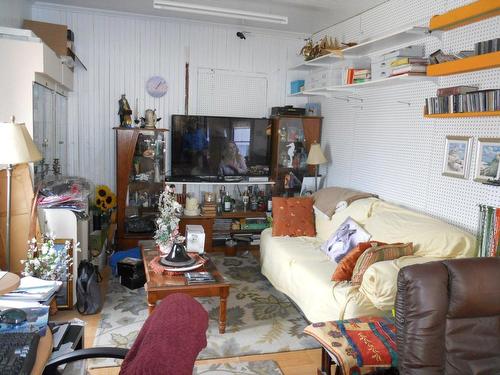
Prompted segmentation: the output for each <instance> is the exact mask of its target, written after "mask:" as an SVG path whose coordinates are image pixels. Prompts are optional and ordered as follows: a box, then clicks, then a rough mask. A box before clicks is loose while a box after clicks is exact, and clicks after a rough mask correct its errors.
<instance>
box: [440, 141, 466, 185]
mask: <svg viewBox="0 0 500 375" xmlns="http://www.w3.org/2000/svg"><path fill="white" fill-rule="evenodd" d="M471 148H472V137H459V136H447V137H446V143H445V147H444V150H445V152H444V157H443V173H442V174H443V175H444V176H450V177H457V178H467V174H468V171H469V164H470V152H471Z"/></svg>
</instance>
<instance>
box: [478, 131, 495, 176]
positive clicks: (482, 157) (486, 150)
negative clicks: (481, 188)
mask: <svg viewBox="0 0 500 375" xmlns="http://www.w3.org/2000/svg"><path fill="white" fill-rule="evenodd" d="M499 163H500V138H479V139H478V144H477V157H476V173H475V176H474V180H475V181H479V182H484V181H488V180H499V179H500V168H499V167H498V164H499Z"/></svg>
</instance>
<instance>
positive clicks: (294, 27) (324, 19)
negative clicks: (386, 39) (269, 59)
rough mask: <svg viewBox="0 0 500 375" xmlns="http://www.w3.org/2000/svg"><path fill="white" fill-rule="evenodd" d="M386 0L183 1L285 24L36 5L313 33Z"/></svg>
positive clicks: (116, 5)
mask: <svg viewBox="0 0 500 375" xmlns="http://www.w3.org/2000/svg"><path fill="white" fill-rule="evenodd" d="M385 1H387V0H351V1H346V0H253V1H248V0H183V1H181V2H183V3H191V4H199V5H203V6H213V7H224V8H230V9H238V10H244V11H251V12H261V13H267V14H276V15H281V16H287V17H288V24H287V25H279V24H273V23H267V22H257V21H248V20H238V19H230V18H223V17H217V16H207V15H197V14H189V13H181V12H174V11H168V10H161V9H155V8H153V0H45V1H37V2H36V3H55V4H62V5H70V6H77V7H84V8H97V9H104V10H111V11H122V12H131V13H137V14H147V15H155V16H160V17H174V18H185V19H194V20H198V21H206V22H217V23H226V24H233V25H241V26H243V27H244V26H248V27H261V28H267V29H274V30H283V31H293V32H300V33H313V32H316V31H319V30H322V29H324V28H325V27H328V26H331V25H334V24H336V23H338V22H341V21H344V20H346V19H348V18H350V17H353V16H355V15H357V14H359V13H362V12H364V11H366V10H368V9H371V8H373V7H375V6H377V5H379V4H381V3H383V2H385Z"/></svg>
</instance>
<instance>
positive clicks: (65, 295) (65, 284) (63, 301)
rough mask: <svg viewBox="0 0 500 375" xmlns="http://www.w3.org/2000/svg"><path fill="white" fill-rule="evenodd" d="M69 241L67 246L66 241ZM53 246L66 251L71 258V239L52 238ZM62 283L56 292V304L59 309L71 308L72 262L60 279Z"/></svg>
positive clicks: (57, 249) (58, 250)
mask: <svg viewBox="0 0 500 375" xmlns="http://www.w3.org/2000/svg"><path fill="white" fill-rule="evenodd" d="M67 242H69V246H66V243H67ZM54 247H55V249H56V251H57V252H58V253H59V252H62V251H64V252H66V255H68V256H69V259H73V251H74V249H73V241H72V240H66V239H56V240H54ZM60 281H61V282H62V285H61V287H60V288H59V290H58V291H57V293H56V304H57V308H58V309H59V310H66V309H72V308H73V263H72V262H71V263H70V266H69V267H68V270H67V272H66V275H65V277H63V278H62V279H61V280H60Z"/></svg>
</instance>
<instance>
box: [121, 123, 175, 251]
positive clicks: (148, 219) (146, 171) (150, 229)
mask: <svg viewBox="0 0 500 375" xmlns="http://www.w3.org/2000/svg"><path fill="white" fill-rule="evenodd" d="M114 129H115V131H116V183H117V187H116V190H117V233H116V235H117V245H118V248H121V249H126V248H129V247H134V246H137V242H138V241H139V240H147V239H152V238H153V235H154V232H155V229H156V228H155V218H156V217H157V213H158V198H159V196H160V194H161V192H162V191H163V189H164V186H165V183H164V181H165V150H166V147H165V134H166V131H167V130H166V129H139V128H114Z"/></svg>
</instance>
